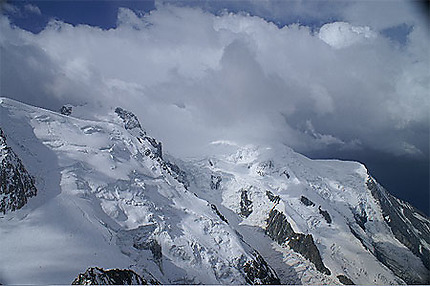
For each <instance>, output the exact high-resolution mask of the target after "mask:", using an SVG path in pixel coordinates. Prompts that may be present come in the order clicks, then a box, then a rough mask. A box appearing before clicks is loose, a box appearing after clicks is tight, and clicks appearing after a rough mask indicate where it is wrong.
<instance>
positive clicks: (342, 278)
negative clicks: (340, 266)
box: [337, 274, 355, 285]
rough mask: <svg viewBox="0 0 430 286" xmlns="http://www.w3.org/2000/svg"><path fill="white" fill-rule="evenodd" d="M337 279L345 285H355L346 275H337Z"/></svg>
mask: <svg viewBox="0 0 430 286" xmlns="http://www.w3.org/2000/svg"><path fill="white" fill-rule="evenodd" d="M337 279H339V282H340V283H342V284H343V285H355V284H354V282H352V280H351V279H349V278H348V277H346V276H345V275H342V274H340V275H337Z"/></svg>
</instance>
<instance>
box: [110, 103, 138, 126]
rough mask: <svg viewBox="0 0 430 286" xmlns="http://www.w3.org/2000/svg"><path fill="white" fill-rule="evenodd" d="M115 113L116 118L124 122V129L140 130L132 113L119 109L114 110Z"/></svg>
mask: <svg viewBox="0 0 430 286" xmlns="http://www.w3.org/2000/svg"><path fill="white" fill-rule="evenodd" d="M115 113H116V114H118V116H119V117H120V118H121V119H122V120H123V121H124V127H125V129H128V130H130V129H134V128H139V129H142V126H141V125H140V122H139V119H137V116H136V115H134V113H132V112H130V111H127V110H124V109H122V108H121V107H117V108H115Z"/></svg>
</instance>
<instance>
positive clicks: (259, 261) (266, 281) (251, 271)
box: [242, 252, 281, 285]
mask: <svg viewBox="0 0 430 286" xmlns="http://www.w3.org/2000/svg"><path fill="white" fill-rule="evenodd" d="M254 256H255V259H254V260H251V261H247V262H245V264H244V265H243V268H242V269H243V271H244V272H245V279H246V282H247V283H248V284H251V285H257V284H261V285H279V284H281V281H280V280H279V278H278V275H276V273H275V271H274V270H273V269H272V268H270V266H269V265H267V263H266V261H264V259H263V257H261V255H260V254H259V253H257V252H255V253H254Z"/></svg>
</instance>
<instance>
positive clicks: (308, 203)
mask: <svg viewBox="0 0 430 286" xmlns="http://www.w3.org/2000/svg"><path fill="white" fill-rule="evenodd" d="M300 201H301V202H302V204H304V205H305V206H307V207H314V206H315V203H314V202H313V201H311V200H310V199H308V198H307V197H305V196H301V197H300Z"/></svg>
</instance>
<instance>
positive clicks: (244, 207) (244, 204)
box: [239, 189, 252, 217]
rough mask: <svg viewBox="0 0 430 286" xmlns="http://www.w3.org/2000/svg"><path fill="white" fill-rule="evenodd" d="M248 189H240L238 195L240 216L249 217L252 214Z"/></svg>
mask: <svg viewBox="0 0 430 286" xmlns="http://www.w3.org/2000/svg"><path fill="white" fill-rule="evenodd" d="M248 191H249V189H241V193H240V213H239V214H240V215H241V216H242V217H249V215H250V214H251V213H252V201H251V200H250V199H249V198H248Z"/></svg>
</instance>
